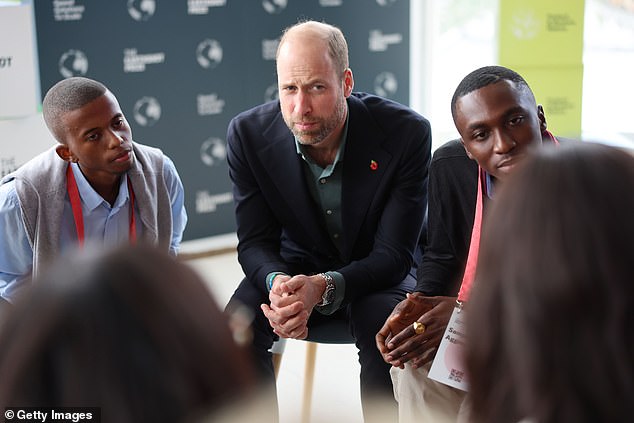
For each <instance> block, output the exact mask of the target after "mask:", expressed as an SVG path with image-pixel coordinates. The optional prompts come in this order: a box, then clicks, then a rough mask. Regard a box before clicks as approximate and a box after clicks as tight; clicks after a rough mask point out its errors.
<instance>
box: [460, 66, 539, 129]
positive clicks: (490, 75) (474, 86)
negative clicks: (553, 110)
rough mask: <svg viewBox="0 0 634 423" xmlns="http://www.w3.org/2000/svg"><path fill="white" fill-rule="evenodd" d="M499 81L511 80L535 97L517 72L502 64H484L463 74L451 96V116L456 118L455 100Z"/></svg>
mask: <svg viewBox="0 0 634 423" xmlns="http://www.w3.org/2000/svg"><path fill="white" fill-rule="evenodd" d="M500 81H511V82H513V83H514V84H515V85H517V86H518V87H519V88H521V89H525V90H526V91H527V92H528V93H530V95H531V97H533V98H535V96H534V95H533V91H531V89H530V87H529V86H528V84H527V83H526V81H525V80H524V78H522V76H521V75H520V74H518V73H517V72H515V71H513V70H511V69H508V68H505V67H503V66H484V67H482V68H479V69H476V70H474V71H473V72H471V73H469V74H468V75H467V76H465V77H464V78H463V79H462V81H460V83H459V84H458V87H457V88H456V91H455V92H454V94H453V97H451V116H453V119H454V121H455V120H456V102H457V101H458V100H459V99H460V98H461V97H464V96H465V95H467V94H469V93H471V92H473V91H476V90H479V89H480V88H484V87H486V86H489V85H491V84H495V83H497V82H500Z"/></svg>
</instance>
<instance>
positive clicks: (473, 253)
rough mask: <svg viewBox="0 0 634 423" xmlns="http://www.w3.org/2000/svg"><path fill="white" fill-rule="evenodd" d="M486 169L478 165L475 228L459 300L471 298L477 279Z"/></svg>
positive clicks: (472, 233)
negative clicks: (470, 292) (470, 294)
mask: <svg viewBox="0 0 634 423" xmlns="http://www.w3.org/2000/svg"><path fill="white" fill-rule="evenodd" d="M483 176H484V170H482V168H481V167H480V166H478V194H477V198H476V208H475V217H474V218H473V229H472V230H471V243H470V244H469V255H468V256H467V265H466V267H465V271H464V276H463V277H462V284H461V285H460V292H459V293H458V301H466V300H467V299H468V298H469V291H471V284H472V283H473V280H474V279H475V271H476V264H477V263H478V253H479V252H480V233H481V232H482V210H483V208H484V207H483V203H484V200H483V196H484V190H483V189H482V185H483V184H484V183H486V179H485V178H484V177H483Z"/></svg>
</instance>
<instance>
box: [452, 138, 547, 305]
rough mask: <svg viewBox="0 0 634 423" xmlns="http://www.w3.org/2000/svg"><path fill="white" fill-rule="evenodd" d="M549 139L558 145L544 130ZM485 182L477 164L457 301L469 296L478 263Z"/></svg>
mask: <svg viewBox="0 0 634 423" xmlns="http://www.w3.org/2000/svg"><path fill="white" fill-rule="evenodd" d="M545 133H546V135H548V138H549V139H550V141H551V142H552V143H553V144H554V145H555V146H559V141H557V138H555V137H554V136H553V134H551V133H550V132H549V131H545ZM484 183H485V177H484V170H483V169H482V168H481V167H480V166H478V194H477V199H476V209H475V217H474V218H473V229H472V230H471V243H470V244H469V255H468V256H467V265H466V266H465V271H464V276H463V277H462V284H461V285H460V292H459V293H458V301H466V300H467V299H468V298H469V292H470V291H471V285H472V284H473V280H474V279H475V273H476V265H477V264H478V254H479V252H480V234H481V233H482V211H483V197H484V190H483V184H484Z"/></svg>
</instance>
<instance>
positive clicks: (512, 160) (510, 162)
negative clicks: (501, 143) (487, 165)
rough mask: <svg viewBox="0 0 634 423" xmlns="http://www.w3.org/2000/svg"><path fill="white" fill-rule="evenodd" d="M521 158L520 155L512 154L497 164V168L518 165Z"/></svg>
mask: <svg viewBox="0 0 634 423" xmlns="http://www.w3.org/2000/svg"><path fill="white" fill-rule="evenodd" d="M520 160H521V158H520V156H512V157H509V158H507V159H504V160H502V161H501V162H499V163H498V164H497V166H496V167H497V168H498V169H501V168H504V167H510V166H514V165H516V164H517V163H518V162H519V161H520Z"/></svg>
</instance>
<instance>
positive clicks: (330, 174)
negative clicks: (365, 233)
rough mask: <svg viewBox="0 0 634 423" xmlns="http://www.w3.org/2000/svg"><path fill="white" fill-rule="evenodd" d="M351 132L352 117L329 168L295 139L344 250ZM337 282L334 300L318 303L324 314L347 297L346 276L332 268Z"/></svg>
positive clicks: (269, 278)
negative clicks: (345, 177)
mask: <svg viewBox="0 0 634 423" xmlns="http://www.w3.org/2000/svg"><path fill="white" fill-rule="evenodd" d="M347 135H348V120H347V119H346V124H345V126H344V129H343V132H342V134H341V140H340V143H339V149H338V150H337V155H336V157H335V161H334V163H331V164H329V165H328V166H326V167H325V168H322V167H321V166H319V165H318V164H317V163H315V162H314V161H313V160H312V159H311V158H310V156H309V155H308V154H306V152H305V147H304V146H303V145H302V144H301V143H300V142H299V141H298V140H297V138H296V139H295V146H296V148H297V154H299V155H300V156H301V157H302V159H303V160H304V163H305V164H306V166H304V172H305V175H306V180H308V181H312V184H311V183H309V184H308V190H309V192H310V195H311V197H312V198H313V199H314V200H315V203H317V204H319V206H320V207H321V212H322V216H323V218H324V222H326V229H327V230H328V235H329V236H330V239H331V240H332V242H333V244H334V245H335V247H337V250H339V252H340V253H341V250H342V239H341V236H342V230H343V220H342V217H341V185H342V177H343V155H344V151H345V147H346V139H347ZM325 273H327V274H329V275H330V276H331V277H332V279H333V281H334V283H335V298H334V301H333V302H332V303H330V304H329V305H326V306H323V307H319V306H318V307H316V310H317V311H319V312H320V313H322V314H332V313H334V312H335V311H336V310H337V309H338V308H339V306H340V305H341V303H342V301H343V296H344V291H345V286H346V284H345V279H344V277H343V275H342V274H341V273H339V272H335V271H328V272H325ZM278 274H279V272H271V273H269V274H268V275H267V277H266V282H267V284H266V286H267V288H268V289H269V290H270V289H271V286H272V281H273V278H274V277H275V276H276V275H278Z"/></svg>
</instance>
